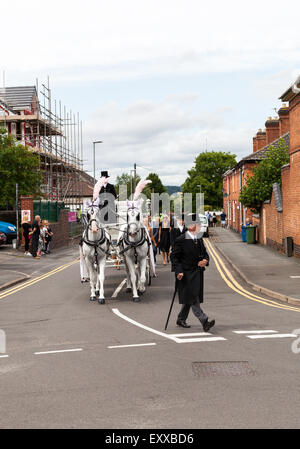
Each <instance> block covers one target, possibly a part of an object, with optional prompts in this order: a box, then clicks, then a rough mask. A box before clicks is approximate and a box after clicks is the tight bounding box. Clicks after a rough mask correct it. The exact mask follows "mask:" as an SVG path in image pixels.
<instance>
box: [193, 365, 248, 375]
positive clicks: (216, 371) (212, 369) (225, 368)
mask: <svg viewBox="0 0 300 449" xmlns="http://www.w3.org/2000/svg"><path fill="white" fill-rule="evenodd" d="M192 368H193V371H194V374H195V375H196V376H198V377H211V376H253V375H254V374H256V373H255V371H254V370H253V369H252V368H251V367H250V365H249V362H193V363H192Z"/></svg>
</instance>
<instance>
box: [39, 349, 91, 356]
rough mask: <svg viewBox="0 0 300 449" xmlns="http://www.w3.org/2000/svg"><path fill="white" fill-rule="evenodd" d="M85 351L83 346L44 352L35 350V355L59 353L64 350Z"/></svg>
mask: <svg viewBox="0 0 300 449" xmlns="http://www.w3.org/2000/svg"><path fill="white" fill-rule="evenodd" d="M79 351H83V349H82V348H75V349H60V350H56V351H42V352H35V353H34V355H44V354H59V353H62V352H79Z"/></svg>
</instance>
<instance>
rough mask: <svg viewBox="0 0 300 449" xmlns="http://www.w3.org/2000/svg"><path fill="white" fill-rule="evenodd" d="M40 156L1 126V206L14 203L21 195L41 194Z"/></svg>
mask: <svg viewBox="0 0 300 449" xmlns="http://www.w3.org/2000/svg"><path fill="white" fill-rule="evenodd" d="M39 165H40V164H39V157H38V156H37V155H34V154H33V153H31V152H30V151H29V150H28V149H27V148H26V147H24V146H23V145H20V144H18V143H17V142H16V140H15V139H14V138H13V137H12V136H8V135H7V131H6V130H5V129H2V128H0V206H1V207H3V206H6V205H7V204H10V205H14V204H15V202H16V184H18V189H19V195H33V196H41V191H40V185H41V182H42V175H41V173H40V171H39Z"/></svg>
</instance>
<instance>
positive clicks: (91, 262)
mask: <svg viewBox="0 0 300 449" xmlns="http://www.w3.org/2000/svg"><path fill="white" fill-rule="evenodd" d="M86 218H87V223H86V228H85V230H84V232H83V235H82V254H83V257H84V260H85V262H86V265H87V268H88V271H89V277H90V286H91V296H90V300H91V301H96V299H97V296H98V297H99V299H98V302H99V304H105V298H104V278H105V263H106V255H107V254H108V251H109V246H110V235H109V234H108V233H107V231H106V230H105V229H104V228H103V227H102V225H101V222H100V209H99V206H98V205H97V204H95V203H92V205H91V206H89V207H88V209H87V211H86Z"/></svg>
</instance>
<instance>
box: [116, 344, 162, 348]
mask: <svg viewBox="0 0 300 449" xmlns="http://www.w3.org/2000/svg"><path fill="white" fill-rule="evenodd" d="M138 346H156V343H140V344H135V345H119V346H107V348H108V349H115V348H136V347H138Z"/></svg>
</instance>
